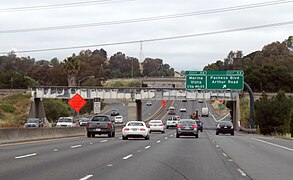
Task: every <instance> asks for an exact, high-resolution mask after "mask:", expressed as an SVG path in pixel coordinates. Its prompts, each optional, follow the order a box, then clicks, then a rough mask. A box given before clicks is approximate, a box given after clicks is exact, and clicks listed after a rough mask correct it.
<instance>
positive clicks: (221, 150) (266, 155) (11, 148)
mask: <svg viewBox="0 0 293 180" xmlns="http://www.w3.org/2000/svg"><path fill="white" fill-rule="evenodd" d="M193 103H196V102H179V101H176V102H174V104H173V105H174V107H176V109H180V107H181V106H185V105H186V108H188V112H187V114H189V113H190V112H192V111H193V110H192V109H193V108H196V107H200V106H205V105H206V104H200V105H199V104H193ZM119 106H120V105H119ZM122 106H123V105H122ZM176 113H180V112H178V111H177V112H176ZM183 115H184V114H183ZM165 118H166V117H164V119H165ZM201 120H202V121H203V122H204V126H205V127H214V125H215V121H214V119H213V118H212V117H211V116H210V117H205V118H201ZM116 135H117V136H116V137H115V138H108V137H107V136H104V135H100V136H97V137H95V138H86V137H78V138H67V139H59V140H49V141H40V142H30V143H19V144H10V145H1V146H0V162H1V166H0V179H1V180H2V179H9V180H13V179H22V180H32V179H44V180H46V179H54V180H56V179H58V180H59V179H70V180H72V179H77V180H79V179H81V180H86V179H99V180H103V179H105V180H112V179H113V180H117V179H127V180H137V179H139V180H150V179H151V180H153V179H154V180H156V179H158V180H163V179H168V180H169V179H174V180H181V179H182V180H186V179H188V180H191V179H200V180H201V179H207V180H211V179H221V180H222V179H227V180H229V179H231V180H232V179H236V180H238V179H257V180H258V179H259V180H262V179H263V180H276V179H278V180H291V179H292V177H293V171H292V167H293V149H292V148H293V145H292V141H286V140H281V139H276V138H270V137H264V136H256V135H249V134H241V133H236V134H235V136H230V135H221V134H220V135H219V136H216V135H215V131H214V130H204V131H203V132H202V133H200V134H199V138H198V139H196V138H194V137H182V138H175V129H166V133H164V134H161V133H152V134H151V137H150V140H143V139H129V140H121V133H117V134H116Z"/></svg>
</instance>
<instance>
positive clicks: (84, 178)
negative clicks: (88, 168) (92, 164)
mask: <svg viewBox="0 0 293 180" xmlns="http://www.w3.org/2000/svg"><path fill="white" fill-rule="evenodd" d="M91 177H93V175H91V174H90V175H87V176H85V177H83V178H80V179H79V180H87V179H89V178H91Z"/></svg>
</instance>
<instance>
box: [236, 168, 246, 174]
mask: <svg viewBox="0 0 293 180" xmlns="http://www.w3.org/2000/svg"><path fill="white" fill-rule="evenodd" d="M237 171H238V172H239V173H240V174H241V176H246V174H245V173H244V172H243V171H242V170H241V169H237Z"/></svg>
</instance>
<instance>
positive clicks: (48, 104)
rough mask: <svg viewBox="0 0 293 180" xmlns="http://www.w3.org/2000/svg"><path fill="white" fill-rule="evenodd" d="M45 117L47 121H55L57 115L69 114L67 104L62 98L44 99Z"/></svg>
mask: <svg viewBox="0 0 293 180" xmlns="http://www.w3.org/2000/svg"><path fill="white" fill-rule="evenodd" d="M44 108H45V113H46V117H47V119H48V121H49V122H54V121H56V120H57V119H58V118H59V117H62V116H70V114H71V112H70V107H69V105H68V104H67V103H66V102H65V101H62V100H59V99H58V100H54V99H46V100H44Z"/></svg>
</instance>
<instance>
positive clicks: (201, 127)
mask: <svg viewBox="0 0 293 180" xmlns="http://www.w3.org/2000/svg"><path fill="white" fill-rule="evenodd" d="M196 124H197V129H198V130H199V131H200V132H202V130H203V122H201V120H196Z"/></svg>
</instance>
